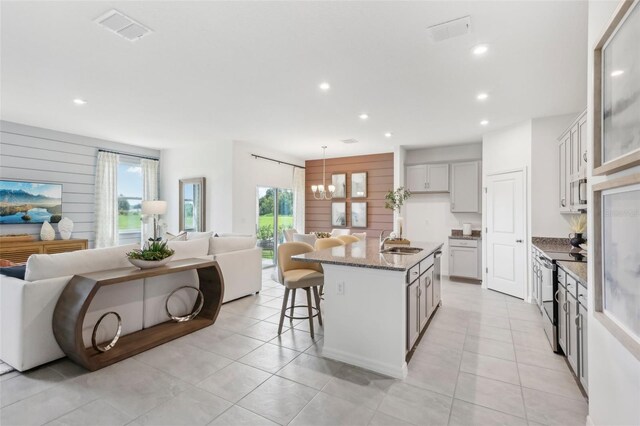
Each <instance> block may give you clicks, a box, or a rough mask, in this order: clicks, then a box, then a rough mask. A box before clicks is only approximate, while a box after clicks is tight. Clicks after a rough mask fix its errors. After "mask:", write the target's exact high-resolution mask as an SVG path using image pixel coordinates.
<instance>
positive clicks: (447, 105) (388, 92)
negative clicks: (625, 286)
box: [0, 1, 587, 158]
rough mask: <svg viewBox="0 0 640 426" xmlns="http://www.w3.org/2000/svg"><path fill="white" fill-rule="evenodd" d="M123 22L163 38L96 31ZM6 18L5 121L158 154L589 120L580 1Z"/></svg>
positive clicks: (31, 7)
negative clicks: (458, 30)
mask: <svg viewBox="0 0 640 426" xmlns="http://www.w3.org/2000/svg"><path fill="white" fill-rule="evenodd" d="M112 8H116V9H118V10H120V11H121V12H124V13H125V14H127V15H129V16H131V17H132V18H133V19H135V20H137V21H139V22H140V23H142V24H143V25H146V26H148V27H149V28H151V29H152V30H153V31H154V33H153V34H151V35H149V36H146V37H145V38H143V39H141V40H139V41H137V42H135V43H131V42H128V41H127V40H125V39H123V38H121V37H118V36H116V35H114V34H113V33H110V32H108V31H106V30H105V29H104V28H102V27H100V26H99V25H97V24H96V23H95V22H93V19H95V18H96V17H98V16H100V15H102V14H103V13H105V12H106V11H108V10H110V9H112ZM1 15H2V16H1V19H2V22H1V23H2V27H1V28H2V29H1V36H2V41H1V42H2V44H1V55H2V56H1V60H2V62H1V70H0V71H1V84H2V86H1V88H2V100H1V105H0V106H1V108H2V110H1V112H2V119H4V120H8V121H15V122H19V123H24V124H30V125H34V126H41V127H45V128H51V129H55V130H60V131H66V132H71V133H77V134H82V135H87V136H92V137H98V138H104V139H109V140H114V141H118V142H125V143H131V144H135V145H143V146H148V147H155V148H165V147H177V146H184V145H187V144H198V143H217V142H221V141H229V140H242V141H249V142H253V143H257V144H261V145H265V146H269V147H271V148H272V149H276V150H281V151H283V152H287V153H288V154H291V155H294V156H298V157H300V158H318V157H319V156H320V155H321V154H320V153H321V149H320V146H321V145H325V144H326V145H328V146H329V149H328V150H327V156H341V155H356V154H361V153H373V152H388V151H390V150H392V147H393V144H401V145H409V146H418V145H419V146H429V145H443V144H457V143H466V142H474V141H479V140H481V136H482V133H483V132H486V131H488V130H492V129H497V128H500V127H503V126H506V125H510V124H514V123H517V122H520V121H524V120H526V119H529V118H532V117H541V116H549V115H556V114H564V113H570V112H577V111H579V110H582V109H583V108H584V106H585V104H586V71H587V68H586V67H587V63H586V62H587V59H586V54H587V45H586V38H587V4H586V2H583V1H581V2H576V1H549V2H542V1H528V2H516V1H511V2H504V1H472V2H448V1H447V2H445V1H432V2H394V1H389V2H204V1H200V2H162V1H145V2H99V1H92V2H89V1H84V2H76V1H67V2H28V1H20V2H17V1H16V2H6V1H3V2H2V10H1ZM465 15H471V19H472V32H471V34H468V35H464V36H461V37H458V38H455V39H450V40H447V41H444V42H441V43H438V44H433V43H431V42H430V41H429V39H428V37H427V34H426V31H425V29H426V28H427V27H428V26H430V25H434V24H437V23H440V22H444V21H447V20H451V19H455V18H459V17H462V16H465ZM477 43H488V44H489V46H490V50H489V53H488V54H486V55H485V56H484V57H482V58H477V57H474V56H473V55H472V54H471V52H470V49H471V48H472V47H473V46H474V45H476V44H477ZM325 80H326V81H328V82H330V84H331V90H330V91H329V92H327V93H324V92H322V91H320V90H319V89H318V84H319V83H320V82H322V81H325ZM481 91H486V92H488V93H489V95H490V98H489V100H488V101H485V102H484V103H480V102H478V101H477V100H476V99H475V96H476V94H477V93H479V92H481ZM78 97H79V98H84V99H86V100H87V101H88V104H87V105H84V106H76V105H74V104H73V102H72V100H73V99H74V98H78ZM361 112H367V113H368V114H369V115H370V119H369V120H368V121H361V120H360V119H359V118H358V115H359V114H360V113H361ZM485 118H486V119H488V120H490V125H489V126H487V127H482V126H480V125H479V122H480V120H481V119H485ZM386 131H391V132H393V134H394V136H393V138H392V139H386V138H385V137H384V136H383V134H384V133H385V132H386ZM347 138H355V139H358V140H359V141H360V143H358V144H354V145H344V144H342V143H341V142H339V141H340V140H341V139H347Z"/></svg>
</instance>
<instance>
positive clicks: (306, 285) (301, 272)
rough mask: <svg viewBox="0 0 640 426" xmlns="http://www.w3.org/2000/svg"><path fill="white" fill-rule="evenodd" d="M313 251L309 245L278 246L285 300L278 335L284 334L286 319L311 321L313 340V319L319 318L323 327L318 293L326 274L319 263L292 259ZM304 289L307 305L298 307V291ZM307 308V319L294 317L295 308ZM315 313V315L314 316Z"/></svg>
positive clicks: (280, 275) (297, 243)
mask: <svg viewBox="0 0 640 426" xmlns="http://www.w3.org/2000/svg"><path fill="white" fill-rule="evenodd" d="M312 251H313V247H312V246H311V245H310V244H307V243H301V242H291V243H284V244H280V245H279V246H278V277H279V278H280V283H281V284H282V285H284V298H283V301H282V310H281V311H280V323H279V324H278V335H280V333H282V323H283V322H284V317H287V318H289V319H291V320H294V319H309V330H310V332H311V338H314V332H313V318H315V317H318V322H319V323H320V325H322V314H321V313H320V294H319V293H318V286H321V285H322V284H323V283H324V274H323V273H322V267H321V266H320V264H318V263H307V262H300V261H299V260H295V259H292V258H291V256H295V255H297V254H304V253H310V252H312ZM299 288H301V289H304V290H305V291H306V292H307V304H306V305H296V304H295V303H296V290H297V289H299ZM312 289H313V296H314V298H315V301H316V306H315V307H314V306H313V304H312V302H311V291H312ZM291 290H293V292H292V293H293V294H292V298H291V307H290V308H287V302H288V300H289V292H290V291H291ZM304 307H306V308H307V311H308V313H309V315H308V316H306V317H296V316H294V308H304ZM287 309H290V314H289V315H287V313H286V312H287ZM314 311H315V314H314Z"/></svg>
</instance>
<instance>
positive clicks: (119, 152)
mask: <svg viewBox="0 0 640 426" xmlns="http://www.w3.org/2000/svg"><path fill="white" fill-rule="evenodd" d="M98 152H110V153H111V154H119V155H126V156H127V157H136V158H143V159H145V160H155V161H160V159H159V158H154V157H147V156H144V155H138V154H130V153H128V152H122V151H110V150H108V149H98Z"/></svg>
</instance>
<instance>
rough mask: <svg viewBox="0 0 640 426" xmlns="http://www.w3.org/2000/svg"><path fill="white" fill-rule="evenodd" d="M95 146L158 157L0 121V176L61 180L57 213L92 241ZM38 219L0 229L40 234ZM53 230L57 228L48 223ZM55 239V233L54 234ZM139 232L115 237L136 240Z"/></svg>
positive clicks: (156, 153)
mask: <svg viewBox="0 0 640 426" xmlns="http://www.w3.org/2000/svg"><path fill="white" fill-rule="evenodd" d="M99 149H105V150H110V151H116V152H121V153H125V154H132V155H140V156H144V157H150V158H160V151H159V150H155V149H148V148H142V147H137V146H133V145H126V144H122V143H117V142H110V141H106V140H101V139H95V138H90V137H86V136H80V135H74V134H70V133H63V132H57V131H54V130H49V129H43V128H38V127H31V126H26V125H23V124H18V123H12V122H7V121H0V179H8V180H24V181H41V182H48V183H61V184H62V215H63V216H65V217H68V218H70V219H71V220H72V221H73V222H74V229H73V235H72V238H86V239H88V240H89V245H90V246H91V247H93V241H94V217H95V215H94V195H95V192H94V179H95V167H96V157H97V154H98V150H99ZM40 227H41V225H38V224H18V225H0V234H19V233H28V234H32V235H37V236H39V235H40ZM54 229H56V231H57V227H56V226H55V225H54ZM57 238H59V236H57ZM139 241H140V234H129V235H128V236H127V238H126V239H125V238H121V241H120V242H121V243H122V244H128V243H132V242H139Z"/></svg>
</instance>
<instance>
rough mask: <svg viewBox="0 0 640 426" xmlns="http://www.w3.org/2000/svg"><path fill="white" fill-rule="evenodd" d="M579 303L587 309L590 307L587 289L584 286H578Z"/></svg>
mask: <svg viewBox="0 0 640 426" xmlns="http://www.w3.org/2000/svg"><path fill="white" fill-rule="evenodd" d="M578 303H580V304H581V305H582V306H584V307H585V309H587V308H588V307H589V305H588V304H587V289H586V287H584V286H583V285H582V284H578Z"/></svg>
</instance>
